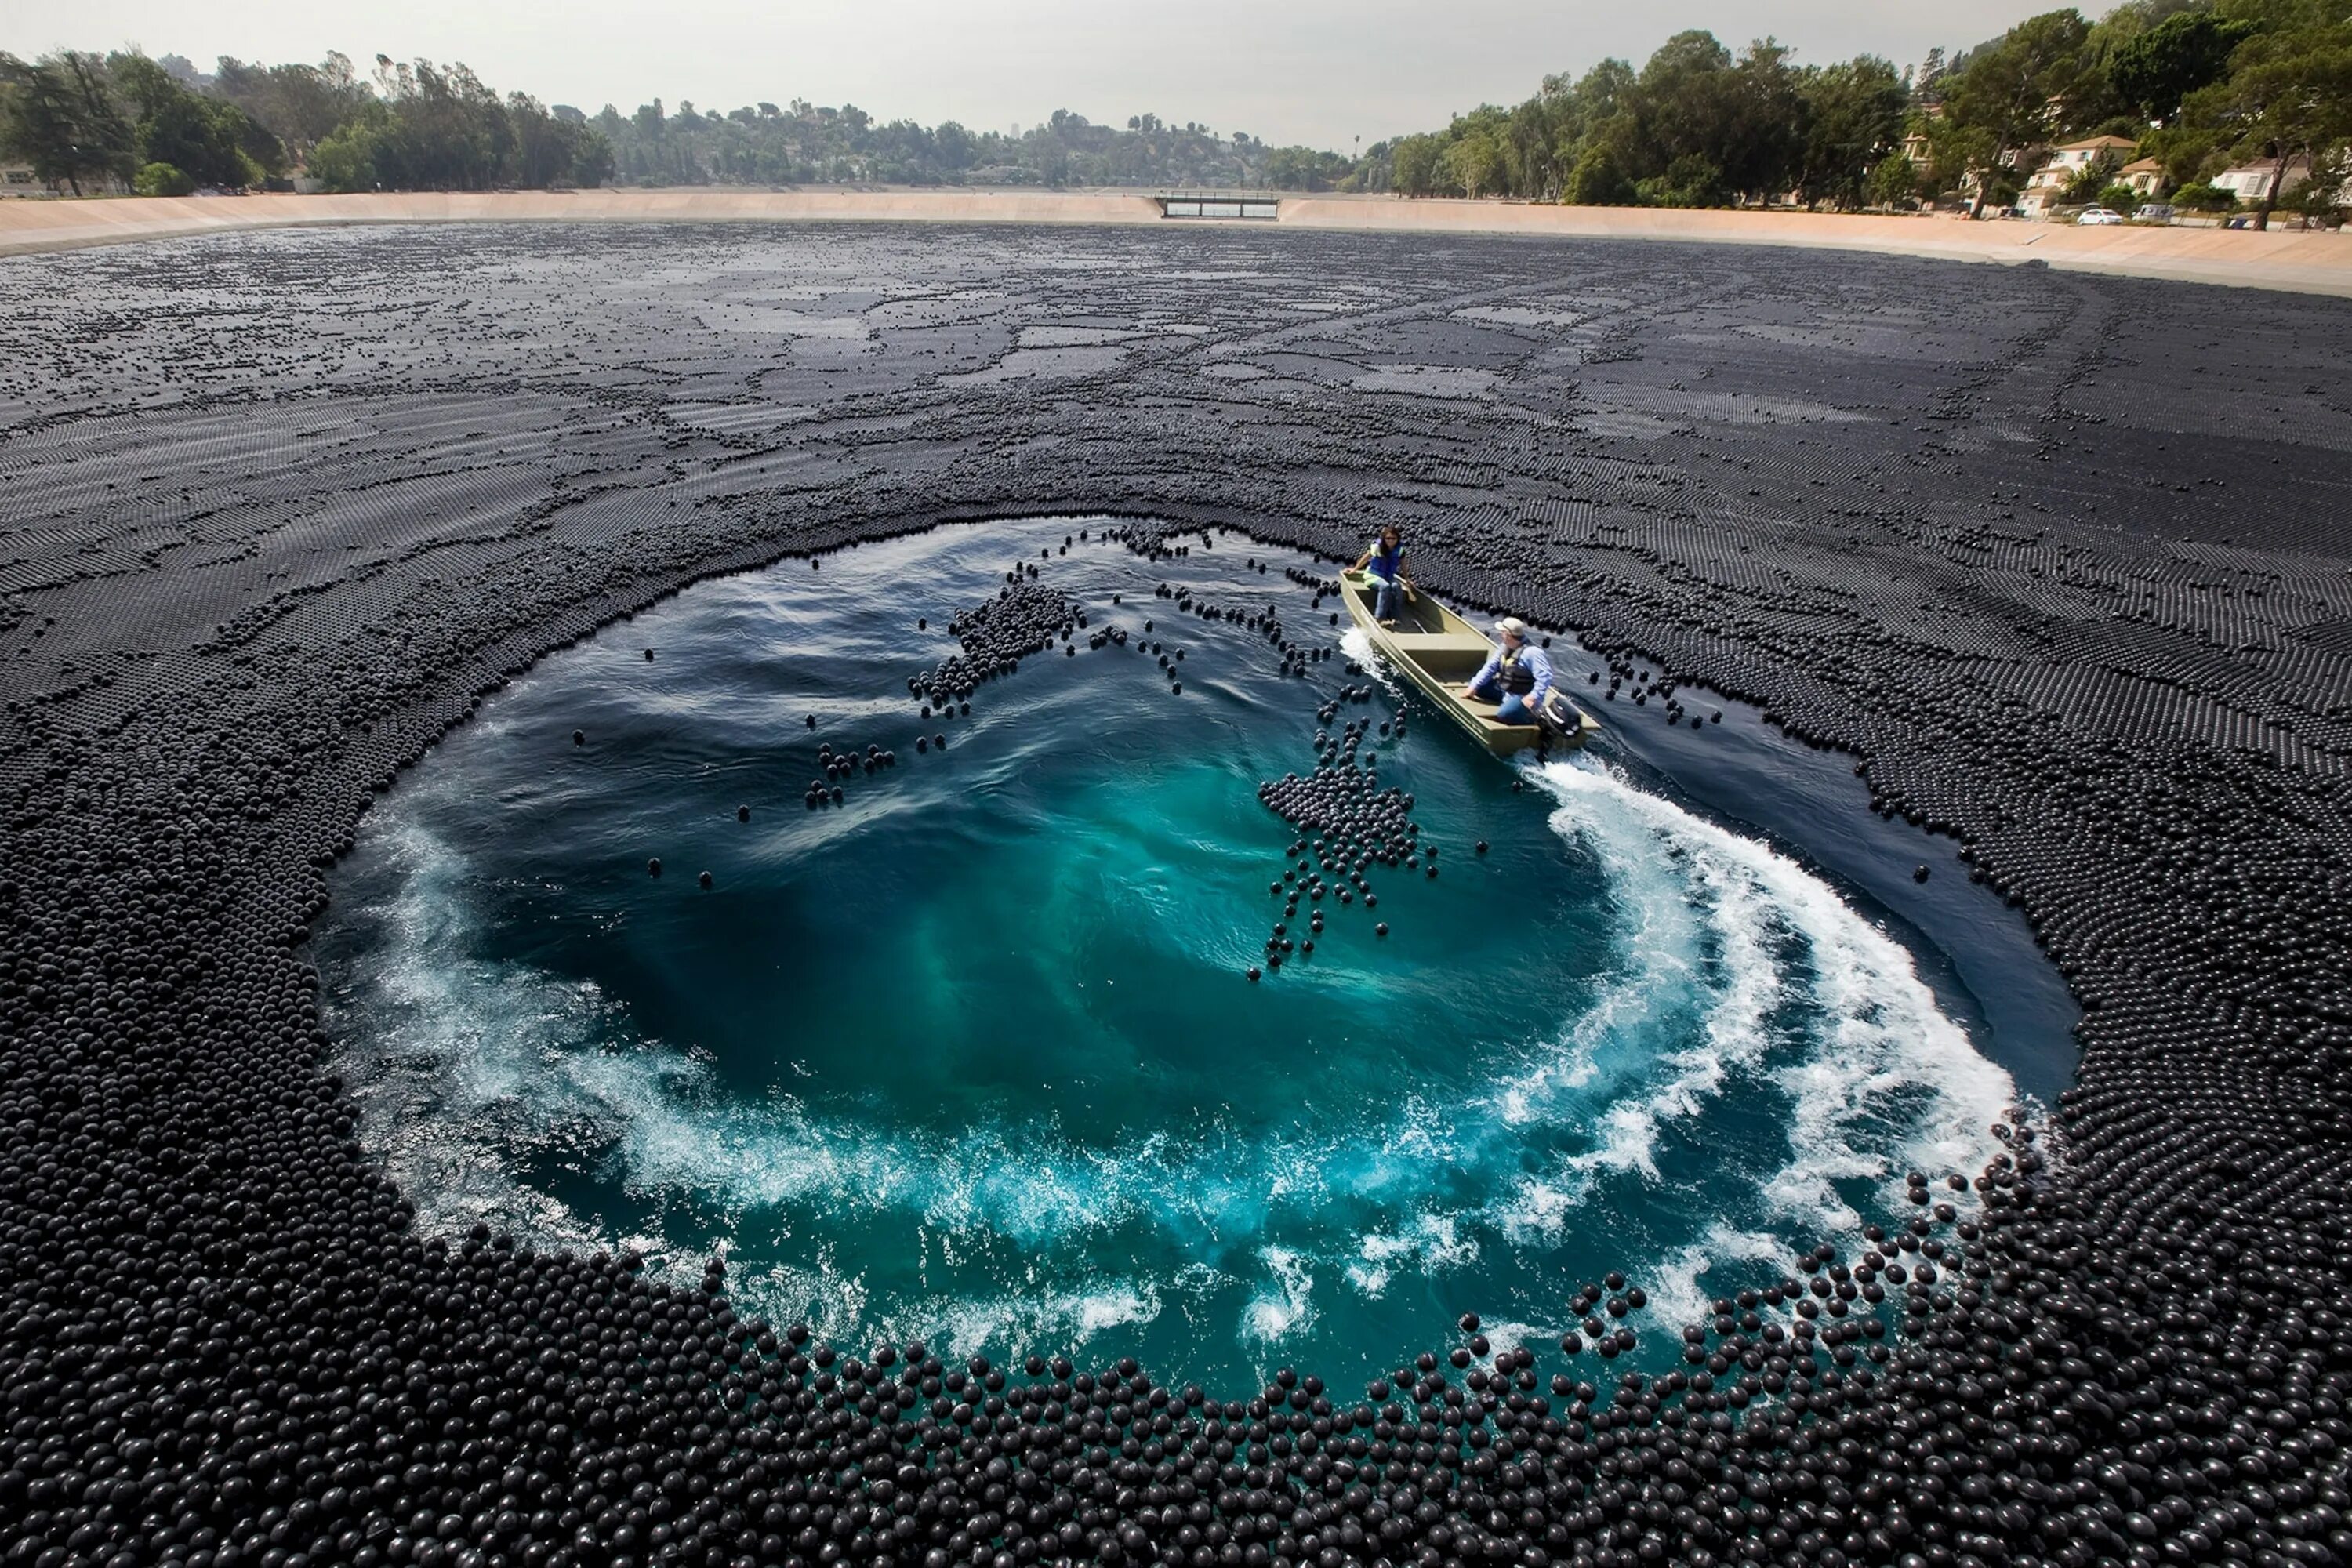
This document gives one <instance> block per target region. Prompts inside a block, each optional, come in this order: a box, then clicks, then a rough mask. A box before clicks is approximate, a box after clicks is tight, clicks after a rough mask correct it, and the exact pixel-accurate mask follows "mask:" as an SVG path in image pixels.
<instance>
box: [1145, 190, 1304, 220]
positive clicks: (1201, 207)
mask: <svg viewBox="0 0 2352 1568" xmlns="http://www.w3.org/2000/svg"><path fill="white" fill-rule="evenodd" d="M1151 199H1152V200H1154V201H1156V202H1158V203H1159V204H1160V216H1161V217H1181V218H1244V219H1249V220H1252V221H1255V222H1260V223H1271V222H1273V221H1274V220H1275V219H1276V218H1278V217H1280V216H1282V214H1281V206H1282V202H1281V198H1279V197H1277V196H1271V195H1266V194H1265V192H1263V191H1246V192H1244V191H1181V192H1176V193H1173V194H1171V195H1158V196H1154V197H1152V198H1151Z"/></svg>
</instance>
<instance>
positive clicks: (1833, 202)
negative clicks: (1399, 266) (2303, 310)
mask: <svg viewBox="0 0 2352 1568" xmlns="http://www.w3.org/2000/svg"><path fill="white" fill-rule="evenodd" d="M2101 136H2109V137H2116V138H2120V139H2122V140H2123V141H2125V142H2129V143H2131V144H2132V148H2133V154H2134V157H2135V158H2148V159H2154V160H2156V161H2158V163H2160V164H2161V165H2162V174H2161V181H2160V184H2159V192H2160V193H2161V194H2168V195H2176V196H2178V197H2180V198H2182V199H2185V201H2186V202H2187V203H2188V204H2189V205H2204V206H2207V207H2210V208H2219V207H2223V206H2226V205H2230V204H2231V202H2233V201H2234V200H2235V197H2234V196H2233V195H2231V193H2228V192H2221V191H2216V190H2215V189H2213V187H2211V186H2210V184H2206V183H2205V182H2207V181H2209V180H2210V178H2211V176H2212V175H2214V174H2218V173H2220V172H2221V170H2222V169H2224V168H2226V167H2228V166H2230V165H2231V163H2244V162H2249V161H2253V160H2265V159H2266V160H2274V161H2275V162H2274V163H2273V165H2272V171H2271V173H2272V180H2271V184H2270V186H2269V188H2268V189H2267V190H2266V191H2265V192H2264V194H2263V197H2262V199H2261V203H2260V209H2259V210H2260V220H2261V221H2267V219H2268V217H2269V216H2270V214H2271V212H2272V211H2273V208H2274V207H2275V206H2276V205H2279V203H2280V202H2281V199H2282V197H2283V196H2285V195H2289V194H2290V193H2289V192H2288V191H2287V189H2286V186H2287V183H2288V180H2289V178H2290V172H2291V171H2294V172H2300V171H2303V170H2306V169H2307V170H2308V177H2307V178H2306V179H2304V180H2303V181H2302V182H2301V185H2300V190H2301V193H2302V194H2301V195H2300V197H2299V198H2298V200H2299V205H2303V206H2305V207H2306V208H2311V209H2325V208H2327V207H2330V206H2332V205H2334V204H2335V203H2336V200H2337V197H2338V195H2339V193H2340V192H2341V191H2342V189H2343V187H2344V184H2345V182H2346V180H2347V177H2352V7H2347V6H2345V5H2342V4H2341V0H2129V3H2127V4H2126V5H2121V6H2118V7H2117V8H2116V9H2115V10H2113V11H2111V12H2109V13H2107V15H2106V16H2104V17H2102V18H2101V19H2100V20H2098V21H2096V22H2092V21H2088V20H2086V19H2085V18H2084V16H2083V15H2082V14H2081V13H2080V12H2078V11H2075V10H2072V9H2067V10H2059V11H2051V12H2047V13H2044V14H2043V15H2042V16H2034V17H2032V18H2029V19H2028V20H2026V21H2023V22H2021V23H2019V24H2018V25H2017V26H2014V27H2012V28H2011V29H2010V30H2009V31H2008V32H2006V33H2004V34H2003V35H2001V37H1998V38H1995V39H1991V40H1989V41H1988V42H1986V43H1983V44H1980V45H1979V46H1977V47H1973V48H1969V49H1965V50H1962V51H1959V52H1958V54H1957V55H1955V56H1953V57H1951V58H1946V56H1945V54H1944V51H1942V50H1940V49H1937V50H1934V51H1931V52H1930V54H1929V55H1928V57H1927V59H1926V60H1925V61H1924V62H1922V63H1921V64H1920V65H1919V66H1918V67H1917V68H1914V69H1910V70H1906V71H1900V72H1898V71H1897V70H1896V68H1895V67H1894V66H1893V65H1892V64H1891V63H1889V62H1888V61H1886V60H1883V59H1880V58H1876V57H1874V56H1870V55H1860V56H1856V57H1855V58H1853V59H1851V60H1845V61H1841V62H1838V63H1835V64H1832V65H1826V66H1801V65H1798V64H1796V63H1795V62H1794V61H1793V60H1792V59H1791V58H1790V51H1789V50H1787V49H1786V48H1784V47H1781V46H1780V45H1779V44H1776V43H1774V42H1773V41H1772V40H1770V39H1769V38H1768V39H1764V40H1762V41H1759V42H1757V43H1754V44H1750V45H1749V46H1748V47H1747V48H1746V49H1745V50H1743V51H1741V52H1740V53H1739V54H1738V55H1737V56H1735V55H1733V54H1732V52H1731V51H1730V50H1729V49H1727V47H1724V45H1722V44H1721V43H1720V42H1718V41H1717V39H1716V38H1715V37H1714V36H1713V35H1712V34H1709V33H1705V32H1685V33H1679V34H1676V35H1675V37H1672V38H1669V39H1668V40H1667V41H1666V42H1665V44H1664V46H1662V47H1660V48H1659V49H1658V51H1657V52H1656V53H1655V54H1654V55H1652V56H1651V57H1650V58H1649V60H1648V61H1647V62H1646V63H1645V64H1644V65H1643V67H1642V68H1641V69H1640V70H1638V71H1636V70H1635V69H1634V68H1633V67H1632V65H1630V64H1629V63H1628V62H1626V61H1624V60H1617V59H1609V60H1603V61H1601V63H1600V64H1599V65H1596V66H1594V67H1593V68H1591V69H1590V70H1588V71H1586V72H1585V73H1584V74H1583V75H1581V76H1580V77H1577V78H1575V79H1570V78H1568V77H1565V76H1554V77H1547V78H1546V79H1544V80H1543V82H1542V85H1541V87H1540V89H1538V91H1537V93H1536V94H1535V95H1534V96H1533V97H1531V98H1529V99H1528V100H1526V101H1525V102H1523V103H1520V104H1519V105H1517V107H1516V108H1511V109H1504V108H1499V107H1496V106H1494V105H1491V104H1489V105H1483V106H1481V107H1480V108H1478V109H1475V110H1471V111H1470V112H1468V113H1466V114H1462V115H1457V116H1456V117H1455V118H1454V121H1453V123H1452V124H1451V125H1449V126H1447V127H1446V128H1445V129H1444V130H1443V131H1438V132H1428V133H1425V134H1422V135H1417V136H1407V137H1403V138H1401V139H1399V140H1396V141H1394V142H1384V143H1382V144H1381V145H1379V146H1377V147H1374V148H1373V149H1371V150H1370V152H1369V153H1366V154H1365V156H1364V158H1363V159H1362V160H1361V161H1360V163H1357V164H1356V165H1355V166H1352V167H1350V168H1349V169H1348V170H1346V171H1345V172H1344V173H1342V174H1339V176H1338V177H1337V178H1335V179H1334V180H1333V181H1332V184H1334V185H1335V186H1336V187H1337V188H1341V189H1349V188H1353V189H1364V190H1382V189H1386V190H1393V191H1396V192H1399V193H1401V194H1402V195H1462V196H1482V195H1507V196H1517V197H1520V198H1524V199H1528V200H1536V201H1561V202H1577V203H1601V204H1609V205H1628V204H1639V205H1660V206H1727V205H1738V204H1746V203H1760V202H1768V201H1782V200H1787V199H1790V198H1792V197H1793V198H1794V199H1795V200H1797V201H1799V202H1801V203H1803V204H1805V205H1815V206H1828V207H1832V208H1842V209H1851V208H1856V207H1862V206H1865V205H1879V206H1910V205H1916V204H1918V203H1919V202H1922V201H1929V200H1937V199H1945V200H1966V201H1968V202H1969V204H1970V205H1973V206H1975V207H1977V208H1978V209H1979V210H1981V209H1982V208H1983V207H1984V206H1986V205H1993V206H2005V205H2008V204H2009V203H2010V202H2011V201H2013V200H2015V198H2016V196H2017V195H2018V193H2019V191H2020V190H2021V188H2022V187H2023V186H2024V185H2025V184H2027V183H2028V182H2029V181H2030V180H2031V179H2032V176H2033V174H2034V173H2035V172H2036V170H2037V169H2039V168H2040V167H2041V163H2042V159H2043V157H2044V156H2045V155H2046V154H2047V153H2048V152H2049V150H2050V149H2051V148H2053V147H2054V146H2058V145H2062V144H2064V143H2065V142H2069V141H2074V140H2088V139H2092V138H2095V137H2101ZM2123 162H2125V160H2122V159H2119V158H2118V157H2116V155H2115V154H2114V153H2107V154H2105V155H2103V156H2101V157H2099V158H2096V159H2094V160H2093V161H2092V163H2090V164H2089V165H2087V166H2086V167H2085V169H2084V172H2083V173H2082V174H2079V175H2078V176H2077V177H2076V178H2075V180H2074V182H2073V184H2072V188H2071V189H2070V190H2069V191H2068V192H2067V193H2066V194H2067V195H2070V196H2073V197H2074V198H2076V199H2080V200H2090V199H2095V198H2096V197H2099V196H2102V195H2104V196H2106V197H2108V198H2110V199H2112V200H2115V201H2117V202H2123V203H2126V204H2128V203H2130V202H2134V201H2137V200H2138V199H2139V193H2138V192H2137V191H2135V190H2133V189H2132V188H2130V187H2127V186H2119V185H2117V184H2115V183H2114V176H2115V174H2116V173H2117V171H2118V170H2119V168H2120V167H2121V165H2122V163H2123Z"/></svg>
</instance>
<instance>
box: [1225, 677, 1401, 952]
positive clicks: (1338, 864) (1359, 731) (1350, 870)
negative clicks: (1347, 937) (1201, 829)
mask: <svg viewBox="0 0 2352 1568" xmlns="http://www.w3.org/2000/svg"><path fill="white" fill-rule="evenodd" d="M1371 728H1372V721H1371V720H1370V719H1360V720H1356V721H1353V722H1351V723H1349V724H1346V725H1344V726H1342V727H1341V729H1340V731H1339V733H1338V734H1337V735H1334V734H1331V733H1329V732H1328V731H1321V730H1318V731H1316V733H1315V751H1316V763H1315V771H1314V772H1313V773H1307V774H1306V775H1304V776H1302V775H1300V774H1298V773H1285V774H1284V775H1283V776H1282V777H1281V778H1278V779H1270V780H1268V781H1267V782H1265V784H1260V785H1258V786H1257V797H1258V799H1259V800H1261V801H1263V802H1264V803H1265V805H1266V808H1267V809H1268V810H1270V811H1272V812H1274V813H1275V814H1276V816H1280V817H1281V818H1282V819H1283V821H1285V822H1286V823H1288V824H1289V825H1290V826H1293V827H1295V828H1297V830H1298V831H1299V833H1300V834H1301V835H1302V837H1299V838H1297V839H1296V840H1294V841H1293V842H1292V843H1291V845H1290V847H1289V849H1288V850H1287V851H1286V855H1285V860H1286V862H1287V863H1286V864H1285V866H1284V867H1283V869H1282V876H1281V878H1280V879H1278V880H1276V881H1272V882H1269V883H1267V884H1266V891H1267V892H1268V893H1270V894H1272V895H1273V896H1274V897H1276V898H1277V899H1280V900H1282V918H1281V919H1280V920H1278V921H1276V922H1275V926H1274V933H1273V934H1272V935H1271V936H1269V937H1267V938H1266V939H1265V963H1264V965H1263V968H1264V970H1265V971H1269V972H1270V971H1273V970H1277V969H1280V968H1281V967H1282V966H1283V964H1284V963H1288V962H1291V961H1293V960H1297V959H1305V958H1307V957H1308V956H1310V955H1312V954H1313V952H1315V939H1316V938H1317V937H1319V936H1321V935H1322V934H1323V921H1324V916H1325V913H1326V912H1327V910H1328V905H1327V903H1326V901H1325V900H1330V901H1331V902H1333V903H1337V904H1340V905H1343V906H1345V905H1355V904H1359V903H1360V905H1361V907H1362V908H1364V909H1365V910H1375V909H1378V908H1379V907H1380V902H1381V899H1380V894H1379V893H1377V892H1376V891H1374V890H1373V888H1372V885H1371V882H1370V875H1372V874H1376V873H1375V869H1374V868H1386V869H1389V870H1396V871H1403V872H1407V873H1411V872H1414V871H1419V872H1421V873H1422V874H1423V876H1426V877H1432V878H1433V877H1435V876H1436V875H1437V847H1436V846H1435V845H1424V844H1423V843H1422V842H1421V824H1419V823H1417V822H1415V821H1413V820H1412V815H1411V814H1412V796H1411V795H1407V794H1405V793H1404V791H1402V790H1401V789H1398V788H1396V787H1394V786H1393V785H1391V787H1389V788H1387V789H1382V788H1381V781H1380V756H1379V753H1378V752H1376V751H1374V752H1365V754H1364V755H1363V756H1362V757H1361V758H1359V757H1358V752H1359V751H1360V749H1361V748H1363V747H1364V745H1365V743H1366V741H1367V739H1368V737H1369V736H1370V731H1371ZM1380 728H1381V734H1383V735H1390V734H1394V735H1397V736H1402V735H1403V733H1404V732H1405V722H1404V715H1403V714H1402V713H1400V714H1398V715H1397V716H1396V717H1395V719H1394V720H1392V721H1390V720H1383V721H1381V726H1380ZM1300 900H1305V901H1306V903H1307V929H1306V930H1305V931H1303V932H1297V933H1294V932H1293V931H1292V930H1291V925H1292V922H1294V921H1297V918H1298V906H1299V902H1300ZM1374 931H1375V934H1377V935H1380V936H1386V935H1388V934H1389V928H1388V922H1387V921H1379V922H1376V924H1375V927H1374ZM1260 977H1261V971H1260V968H1259V967H1258V966H1253V967H1252V968H1251V969H1250V971H1249V978H1251V979H1252V980H1256V979H1258V978H1260Z"/></svg>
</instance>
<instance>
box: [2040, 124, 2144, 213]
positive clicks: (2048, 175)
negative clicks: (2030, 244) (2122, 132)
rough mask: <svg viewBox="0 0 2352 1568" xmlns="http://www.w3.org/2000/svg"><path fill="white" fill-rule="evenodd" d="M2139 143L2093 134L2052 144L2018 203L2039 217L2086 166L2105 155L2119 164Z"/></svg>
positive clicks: (2119, 137) (2054, 203)
mask: <svg viewBox="0 0 2352 1568" xmlns="http://www.w3.org/2000/svg"><path fill="white" fill-rule="evenodd" d="M2138 145H2139V143H2137V142H2134V141H2132V140H2131V139H2129V138H2128V137H2124V136H2093V137H2091V138H2089V139H2088V140H2086V141H2082V142H2067V143H2066V145H2064V146H2063V147H2053V148H2052V149H2051V150H2050V153H2049V156H2048V158H2047V159H2046V160H2045V161H2044V162H2043V163H2042V166H2041V167H2040V168H2038V169H2036V170H2034V171H2033V177H2032V179H2030V180H2028V181H2026V182H2025V188H2024V189H2023V190H2021V191H2020V192H2018V193H2017V205H2018V208H2019V210H2020V211H2021V212H2023V213H2024V214H2025V216H2028V217H2040V216H2042V215H2043V214H2044V213H2046V212H2048V211H2049V210H2050V209H2051V208H2052V207H2053V206H2055V205H2057V204H2058V202H2059V200H2060V199H2061V198H2062V197H2063V196H2064V195H2065V194H2066V187H2067V186H2068V185H2071V184H2074V181H2075V178H2076V177H2077V176H2079V175H2080V174H2082V172H2083V171H2084V169H2087V168H2089V167H2090V166H2091V165H2092V164H2093V163H2097V162H2098V161H2099V160H2100V159H2102V158H2108V159H2112V160H2115V161H2116V162H2118V163H2120V162H2121V161H2122V159H2123V156H2124V154H2125V153H2130V152H2133V151H2134V150H2136V149H2137V147H2138Z"/></svg>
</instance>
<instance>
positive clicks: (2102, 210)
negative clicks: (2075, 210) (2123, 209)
mask: <svg viewBox="0 0 2352 1568" xmlns="http://www.w3.org/2000/svg"><path fill="white" fill-rule="evenodd" d="M2074 221H2075V222H2076V223H2078V224H2092V225H2097V224H2108V223H2121V222H2123V221H2124V215H2123V214H2121V213H2119V212H2117V211H2116V210H2115V209H2114V208H2113V207H2084V209H2083V210H2082V212H2081V213H2080V214H2079V215H2077V216H2076V217H2075V219H2074Z"/></svg>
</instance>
